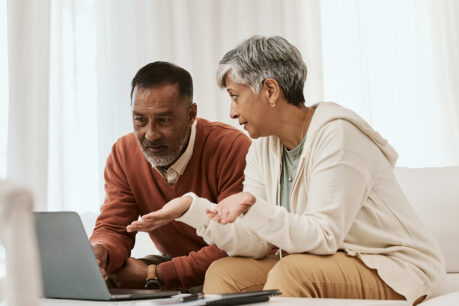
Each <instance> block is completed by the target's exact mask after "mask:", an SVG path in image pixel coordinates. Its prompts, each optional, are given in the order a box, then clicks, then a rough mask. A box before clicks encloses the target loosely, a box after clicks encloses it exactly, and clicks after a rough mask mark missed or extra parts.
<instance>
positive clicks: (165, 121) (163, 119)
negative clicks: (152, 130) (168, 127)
mask: <svg viewBox="0 0 459 306" xmlns="http://www.w3.org/2000/svg"><path fill="white" fill-rule="evenodd" d="M158 120H159V122H161V123H167V122H169V121H171V119H169V118H159V119H158Z"/></svg>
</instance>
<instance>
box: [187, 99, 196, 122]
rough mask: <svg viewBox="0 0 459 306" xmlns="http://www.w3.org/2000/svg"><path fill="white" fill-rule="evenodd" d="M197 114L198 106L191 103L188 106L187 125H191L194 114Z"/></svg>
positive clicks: (194, 117)
mask: <svg viewBox="0 0 459 306" xmlns="http://www.w3.org/2000/svg"><path fill="white" fill-rule="evenodd" d="M197 115H198V106H197V105H196V103H192V104H191V105H190V106H188V114H187V116H188V126H189V127H191V126H192V125H193V123H194V121H195V120H196V116H197Z"/></svg>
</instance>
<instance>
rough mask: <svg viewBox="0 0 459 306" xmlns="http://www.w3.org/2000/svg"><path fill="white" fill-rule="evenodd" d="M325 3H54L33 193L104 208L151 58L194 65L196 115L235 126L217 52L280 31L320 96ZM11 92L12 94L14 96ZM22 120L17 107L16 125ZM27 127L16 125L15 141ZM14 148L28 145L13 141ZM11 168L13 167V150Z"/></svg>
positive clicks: (64, 205)
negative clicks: (109, 174) (114, 157)
mask: <svg viewBox="0 0 459 306" xmlns="http://www.w3.org/2000/svg"><path fill="white" fill-rule="evenodd" d="M23 1H25V0H23ZM12 2H13V1H12ZM319 6H320V5H319V2H318V1H315V0H314V1H301V0H296V1H277V0H269V1H266V0H264V1H262V0H256V1H245V0H238V1H225V0H220V1H214V0H193V1H180V0H174V1H170V0H156V1H108V0H106V1H94V0H92V1H91V0H85V1H81V0H62V1H61V0H51V14H50V24H51V25H50V43H49V46H50V50H49V54H50V56H49V68H48V67H46V70H45V69H43V72H45V71H46V73H45V74H44V75H49V77H48V78H43V79H42V81H43V82H48V81H49V89H50V90H49V98H46V97H43V99H41V100H40V101H42V102H43V103H45V104H46V105H44V106H43V110H44V111H45V113H43V112H42V113H36V112H34V113H30V115H31V116H34V119H35V120H37V121H40V123H41V124H42V125H40V128H46V129H47V133H48V135H49V138H48V139H47V140H46V141H43V142H42V148H44V149H47V150H48V153H47V156H41V161H42V163H41V164H40V166H41V167H43V168H44V169H41V170H40V171H38V170H37V173H40V174H41V175H42V177H41V178H40V182H41V184H44V186H43V185H40V187H44V188H40V189H39V191H38V189H36V190H37V193H40V194H41V195H43V197H45V196H46V194H47V204H44V206H43V207H46V208H47V209H49V210H61V209H66V210H76V211H79V212H85V211H93V212H94V211H97V210H98V208H99V205H100V204H101V203H102V201H103V195H104V192H103V169H104V166H105V160H106V158H107V156H108V154H109V152H110V149H111V146H112V144H113V143H114V141H116V139H117V138H118V137H120V136H122V135H124V134H126V133H129V132H131V130H132V128H131V118H130V101H129V93H130V81H131V79H132V77H133V76H134V74H135V72H136V71H137V70H138V69H139V68H141V67H142V66H143V65H145V64H147V63H149V62H152V61H156V60H163V61H171V62H174V63H176V64H178V65H180V66H182V67H184V68H185V69H187V70H189V71H190V73H191V74H192V76H193V79H194V90H195V93H194V100H195V102H196V103H197V104H198V115H199V116H201V117H205V118H208V119H210V120H215V121H224V122H229V123H234V122H232V121H231V120H230V119H229V99H228V98H227V96H226V95H225V94H224V92H222V91H220V90H219V89H218V88H217V86H216V84H215V71H216V67H217V64H218V61H219V59H220V58H221V57H222V56H223V54H224V52H225V51H227V50H229V49H230V48H233V47H234V46H236V44H237V43H239V42H241V41H242V40H243V39H246V38H248V37H249V36H251V35H254V34H263V35H282V36H284V37H286V38H287V39H289V40H290V41H291V42H292V43H294V44H295V45H296V46H297V47H298V48H299V49H300V51H301V52H302V54H303V56H304V57H305V60H306V62H308V63H310V65H309V67H310V69H309V78H308V82H307V88H306V91H305V93H306V97H307V101H308V102H310V103H311V102H313V101H317V100H321V99H322V96H323V91H322V68H321V63H322V60H321V50H320V49H321V41H320V39H321V35H320V10H319ZM31 9H32V8H31ZM18 12H19V9H18ZM32 26H33V25H31V27H32ZM40 43H42V44H46V43H47V40H42V41H40ZM313 63H314V64H313ZM47 69H49V74H48V73H47V72H48V71H47ZM44 87H45V88H47V86H46V85H45V86H44ZM10 88H11V86H10ZM15 99H16V98H15V96H14V95H11V99H10V101H11V103H13V101H15ZM24 101H28V100H24ZM29 103H30V101H29ZM20 108H22V109H27V105H26V104H24V105H22V106H21V107H20ZM17 117H19V114H14V113H12V115H11V116H10V120H11V122H13V121H14V118H17ZM48 117H49V118H48ZM37 126H38V124H37ZM23 133H24V131H23V130H21V129H18V128H12V125H11V124H10V139H15V138H16V137H19V138H20V136H21V135H22V134H23ZM8 150H9V151H10V152H12V154H13V152H15V151H17V150H23V148H16V147H14V146H10V144H9V146H8ZM23 159H27V160H30V162H31V163H36V162H38V161H37V160H34V159H33V158H32V156H29V157H27V158H26V157H20V158H18V159H17V160H23ZM8 171H9V174H14V173H15V172H16V167H15V165H14V164H13V163H12V162H10V157H9V159H8ZM10 176H11V177H12V176H13V175H10ZM28 183H29V184H31V183H32V182H28ZM46 191H47V192H46Z"/></svg>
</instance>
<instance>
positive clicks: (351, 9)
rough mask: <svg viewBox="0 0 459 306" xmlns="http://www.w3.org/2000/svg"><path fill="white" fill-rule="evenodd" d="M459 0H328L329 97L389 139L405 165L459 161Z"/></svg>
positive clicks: (326, 88)
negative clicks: (355, 113) (359, 116)
mask: <svg viewBox="0 0 459 306" xmlns="http://www.w3.org/2000/svg"><path fill="white" fill-rule="evenodd" d="M453 3H454V4H453ZM458 5H459V3H458V2H457V1H454V0H453V1H443V0H403V1H401V0H347V1H340V0H323V1H322V31H323V59H324V66H323V67H324V92H325V98H326V99H329V100H335V101H337V102H339V103H341V104H343V105H345V106H348V107H349V108H351V109H354V110H355V111H357V112H358V113H359V114H360V115H362V116H363V117H364V118H365V119H366V120H368V121H369V122H370V124H371V125H372V126H373V127H375V128H376V129H377V130H378V131H379V132H381V134H382V135H383V136H384V137H386V138H387V139H389V141H390V142H391V143H392V144H393V145H394V147H395V148H396V149H397V151H398V152H399V155H400V158H399V161H398V165H401V166H411V167H426V166H446V165H458V164H459V154H458V153H459V151H458V146H459V137H458V132H459V125H458V120H459V119H458V118H459V112H458V107H459V92H458V89H457V86H455V84H459V83H458V82H459V74H458V69H459V61H458V54H459V49H458V48H459V46H458V25H459V23H458V21H457V20H458V18H459V11H458ZM432 12H434V13H435V16H432ZM433 17H435V18H433ZM454 22H455V24H454ZM439 40H441V41H439ZM442 70H443V71H442Z"/></svg>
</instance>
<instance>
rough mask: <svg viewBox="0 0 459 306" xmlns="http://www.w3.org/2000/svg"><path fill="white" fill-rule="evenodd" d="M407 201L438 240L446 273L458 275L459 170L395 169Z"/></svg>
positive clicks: (445, 168)
mask: <svg viewBox="0 0 459 306" xmlns="http://www.w3.org/2000/svg"><path fill="white" fill-rule="evenodd" d="M395 175H396V177H397V179H398V181H399V183H400V185H401V187H402V189H403V190H404V192H405V194H406V196H407V197H408V200H409V201H410V202H411V204H412V205H413V206H414V208H415V210H416V211H417V213H418V214H419V216H420V217H421V219H422V220H423V221H424V223H425V224H426V225H427V227H428V228H429V229H430V230H431V231H432V233H433V234H434V235H435V237H436V238H437V241H438V243H439V245H440V248H441V250H442V252H443V256H444V258H445V261H446V270H447V272H459V220H458V219H459V167H444V168H417V169H413V168H402V167H399V168H395Z"/></svg>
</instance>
